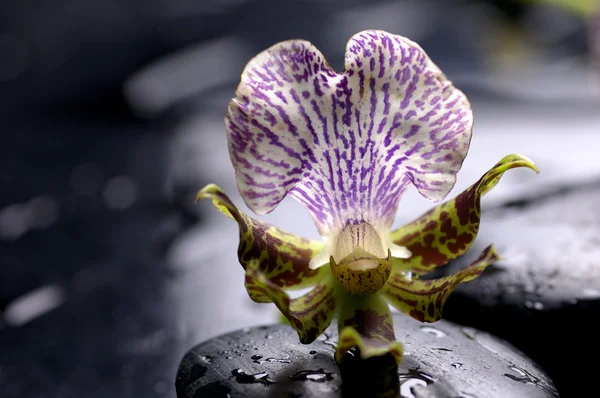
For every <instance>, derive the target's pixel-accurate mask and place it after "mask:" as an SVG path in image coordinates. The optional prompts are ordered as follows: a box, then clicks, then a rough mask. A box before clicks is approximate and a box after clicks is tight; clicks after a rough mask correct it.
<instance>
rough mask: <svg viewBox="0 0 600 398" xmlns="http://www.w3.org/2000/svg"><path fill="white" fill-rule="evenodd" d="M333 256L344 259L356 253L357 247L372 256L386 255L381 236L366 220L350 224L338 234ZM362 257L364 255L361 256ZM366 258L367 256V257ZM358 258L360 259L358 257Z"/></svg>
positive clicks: (380, 256) (340, 259)
mask: <svg viewBox="0 0 600 398" xmlns="http://www.w3.org/2000/svg"><path fill="white" fill-rule="evenodd" d="M335 240H336V242H335V247H334V250H333V253H332V255H333V257H334V258H337V260H338V261H343V259H345V258H346V257H348V256H349V255H355V254H356V249H357V248H360V250H361V251H362V252H364V253H366V254H368V255H369V256H368V257H372V258H383V257H385V249H384V247H383V244H382V242H381V237H380V235H379V234H378V233H377V231H376V230H375V228H373V226H372V225H370V224H367V223H365V222H362V223H358V224H348V225H346V226H345V227H344V228H342V230H341V231H340V232H339V233H338V234H337V237H336V239H335ZM361 258H362V257H361ZM365 258H366V257H365ZM357 260H358V259H357Z"/></svg>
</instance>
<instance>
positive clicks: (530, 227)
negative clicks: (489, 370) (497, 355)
mask: <svg viewBox="0 0 600 398" xmlns="http://www.w3.org/2000/svg"><path fill="white" fill-rule="evenodd" d="M599 199H600V183H590V184H587V185H584V186H578V187H558V188H555V189H552V190H549V191H548V192H545V193H540V194H539V195H538V196H537V197H531V198H524V199H520V200H516V201H514V202H511V203H507V204H505V205H503V206H500V207H497V208H495V209H490V210H489V211H486V212H484V216H483V217H482V225H481V231H480V234H479V237H478V239H477V241H476V244H475V245H474V247H473V249H472V250H471V251H470V252H469V254H468V255H467V256H466V258H464V259H460V260H458V261H456V262H455V263H452V264H451V265H450V266H449V267H448V268H447V269H446V270H444V271H445V272H447V273H451V272H456V271H457V270H458V269H459V268H461V267H462V266H464V265H465V264H466V263H467V262H468V261H469V260H471V259H472V258H474V257H475V256H477V254H478V253H479V252H480V251H481V250H482V249H483V248H484V247H485V246H487V245H488V244H490V243H494V245H495V246H496V247H497V249H498V251H499V253H500V255H501V256H502V257H503V260H502V261H500V262H499V263H497V264H496V265H494V266H492V267H489V268H488V269H487V270H486V271H485V272H484V273H483V274H482V275H481V276H480V277H479V278H477V279H476V280H474V281H471V282H469V283H466V284H463V285H461V286H460V287H459V288H458V289H457V290H456V291H455V292H454V293H453V294H452V295H451V296H450V298H449V300H448V302H447V304H446V307H445V309H444V316H445V318H446V319H449V320H452V321H454V322H458V323H460V324H463V325H470V326H473V327H476V328H479V329H482V330H486V331H488V332H490V333H492V334H494V335H496V336H499V337H501V338H503V339H505V340H507V341H509V342H511V343H512V344H513V345H515V346H516V347H518V348H519V349H520V350H522V351H523V352H524V353H525V354H526V355H528V356H529V357H530V358H532V359H533V360H534V361H535V362H536V363H538V364H539V365H540V366H541V367H542V368H543V369H544V370H545V371H546V372H547V373H548V375H549V376H550V377H551V379H552V380H553V381H554V383H555V385H556V387H557V389H558V391H559V393H560V396H561V397H581V396H589V394H590V390H594V389H595V388H593V387H592V386H591V385H590V380H594V379H595V378H596V377H597V369H598V367H597V366H589V365H586V363H588V362H589V360H592V361H595V360H596V359H597V358H598V357H600V345H598V332H597V329H595V327H593V326H592V324H591V323H590V320H593V319H595V318H597V316H598V314H599V313H600V223H599V222H598V221H599V220H600V206H599V205H598V201H599ZM522 376H523V377H527V376H526V375H522ZM509 377H510V376H509ZM592 395H597V392H595V393H594V394H592Z"/></svg>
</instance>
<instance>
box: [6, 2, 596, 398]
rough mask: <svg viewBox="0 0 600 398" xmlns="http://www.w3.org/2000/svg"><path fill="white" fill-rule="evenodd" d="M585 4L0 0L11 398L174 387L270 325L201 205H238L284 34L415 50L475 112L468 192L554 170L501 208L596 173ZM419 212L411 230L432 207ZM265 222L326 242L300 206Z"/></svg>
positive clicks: (517, 190) (524, 181)
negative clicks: (270, 56)
mask: <svg viewBox="0 0 600 398" xmlns="http://www.w3.org/2000/svg"><path fill="white" fill-rule="evenodd" d="M550 3H560V2H550ZM575 3H578V4H579V2H575ZM584 3H585V4H587V2H585V1H582V2H581V7H579V6H576V7H563V6H560V5H557V4H547V3H543V2H534V1H508V0H507V1H500V0H498V1H466V0H465V1H449V0H438V1H435V0H407V1H384V0H377V1H369V0H351V1H343V2H342V1H335V0H325V1H318V0H314V1H309V0H305V1H300V0H298V1H279V0H265V1H259V0H202V1H198V0H147V1H142V0H120V1H117V0H83V1H69V0H48V1H31V0H20V1H15V0H8V1H3V2H2V3H0V132H1V135H0V154H1V155H0V183H1V186H2V191H1V192H2V195H1V196H0V396H1V397H90V398H92V397H155V396H156V397H158V396H174V394H175V391H174V378H175V372H176V369H177V365H178V363H179V361H180V359H181V357H182V355H183V354H184V353H185V351H186V350H188V349H189V348H190V347H191V346H193V345H194V344H196V343H198V342H200V341H203V340H205V339H207V338H210V337H213V336H215V335H217V334H220V333H223V332H225V331H229V330H234V329H237V328H240V327H245V326H251V325H256V324H262V323H270V322H274V321H275V320H276V316H275V311H274V310H273V308H271V306H260V305H255V304H252V303H251V301H250V300H248V299H247V297H246V295H245V292H244V289H243V283H242V278H243V273H242V270H241V269H240V267H239V266H238V265H237V262H236V259H235V246H236V244H237V233H236V230H235V226H234V225H233V224H232V223H230V222H229V221H228V220H225V219H222V218H221V216H220V215H219V214H215V213H216V212H213V211H212V209H211V208H210V205H206V204H201V205H195V204H194V193H195V192H196V191H197V190H198V189H199V188H201V187H202V186H203V185H204V184H206V183H208V182H216V183H218V184H219V185H221V186H222V187H223V188H224V189H226V190H227V191H228V192H229V193H230V194H231V196H232V197H233V198H234V199H235V200H236V201H238V203H241V202H240V201H239V196H237V191H236V188H235V182H234V176H233V169H232V167H231V165H230V162H229V158H228V155H227V149H226V144H225V136H224V129H223V123H222V118H223V115H224V112H225V107H226V104H227V101H228V99H229V98H230V97H231V96H232V95H233V93H234V90H235V87H236V85H237V80H238V78H239V74H240V73H241V71H242V69H243V66H244V65H245V63H246V62H247V60H248V59H249V58H250V57H252V56H253V55H254V54H256V53H258V52H259V51H261V50H263V49H264V48H266V47H268V46H270V45H271V44H274V43H276V42H278V41H281V40H285V39H289V38H304V39H308V40H310V41H312V42H313V43H314V44H315V45H317V47H318V48H320V49H321V51H322V52H323V53H324V54H325V55H326V56H327V58H328V59H329V60H330V62H331V64H332V65H333V66H334V67H335V68H337V69H340V68H341V64H342V62H341V59H342V56H343V51H344V46H345V42H346V40H347V39H348V38H349V37H350V36H351V35H352V34H353V33H356V32H358V31H359V30H362V29H368V28H377V29H384V30H387V31H390V32H392V33H396V34H402V35H405V36H407V37H409V38H411V39H413V40H415V41H417V42H419V43H420V44H421V45H422V47H423V48H424V49H425V50H426V51H427V52H428V53H429V55H430V56H431V57H432V58H433V60H434V61H435V62H436V63H437V64H438V65H439V66H440V67H441V68H442V69H443V70H444V72H446V74H447V75H448V76H449V77H450V78H451V79H452V80H453V81H454V82H455V84H456V85H457V86H458V87H459V88H461V89H463V90H464V91H465V92H466V93H467V95H468V96H469V98H470V99H471V101H472V103H473V106H474V109H475V120H476V129H475V136H474V137H475V138H474V139H473V146H472V151H471V154H470V155H469V157H468V158H467V161H466V162H465V165H464V169H463V171H462V172H461V174H460V178H459V181H458V184H457V187H456V192H459V191H460V190H461V189H463V188H465V187H467V186H468V185H470V183H471V182H473V181H475V179H476V178H478V177H479V176H480V175H481V174H482V172H484V171H485V170H487V168H489V167H490V166H491V165H492V164H494V163H495V162H496V161H497V160H498V159H500V157H501V156H503V155H504V154H505V153H509V152H521V153H524V154H526V155H528V156H530V157H532V158H534V159H535V160H536V162H537V163H538V165H539V166H540V168H541V169H543V170H544V173H543V175H540V176H539V177H536V178H535V179H534V177H532V176H530V175H528V174H526V173H518V172H515V173H514V174H511V175H507V177H506V179H505V180H506V182H505V183H503V185H501V186H499V187H498V189H497V192H496V193H494V195H490V203H494V201H496V202H501V201H502V200H504V199H505V198H506V197H508V196H509V195H515V194H526V193H527V192H533V191H535V190H536V189H540V187H543V186H544V185H545V184H554V183H556V182H557V181H576V180H579V179H582V180H587V179H591V178H595V177H597V176H599V175H600V164H599V162H597V160H596V155H595V151H590V150H587V151H586V150H585V149H582V146H581V140H585V141H584V142H586V144H587V145H584V147H587V148H597V147H598V145H599V144H600V137H599V136H598V132H599V129H598V127H599V126H600V112H599V111H598V110H599V109H600V101H599V97H598V92H599V91H600V90H599V89H598V86H599V84H598V81H599V77H600V70H594V62H593V57H592V54H591V50H590V49H591V48H592V46H593V44H592V35H591V34H590V23H589V21H590V19H589V14H588V8H586V7H587V6H585V4H584ZM590 9H591V6H590ZM588 145H589V146H588ZM559 149H560V150H561V151H562V153H561V156H556V152H557V150H559ZM405 200H406V202H407V205H402V206H401V209H407V210H401V211H400V213H399V215H398V220H397V221H398V223H401V222H402V221H408V220H410V219H411V218H413V217H414V216H416V215H417V214H419V213H420V211H422V210H424V209H426V208H427V207H428V206H429V204H428V203H423V201H421V200H419V198H418V196H417V195H416V194H414V192H409V193H407V197H406V199H405ZM296 210H298V211H296ZM415 211H416V212H415ZM290 214H293V216H290ZM266 219H268V220H270V221H272V222H275V223H277V224H279V225H281V226H283V227H285V228H287V229H289V230H291V231H292V232H296V233H299V234H302V235H306V236H312V237H317V236H318V235H317V234H316V230H315V228H314V226H313V225H312V221H311V220H310V217H308V215H307V214H306V213H305V212H304V210H303V209H302V208H301V207H300V205H298V204H296V203H295V202H292V201H290V200H286V201H285V202H284V203H283V204H282V206H281V207H280V208H279V209H278V210H277V211H276V212H275V213H274V214H271V215H269V216H268V217H266Z"/></svg>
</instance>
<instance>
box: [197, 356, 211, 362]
mask: <svg viewBox="0 0 600 398" xmlns="http://www.w3.org/2000/svg"><path fill="white" fill-rule="evenodd" d="M200 359H201V360H202V361H204V362H206V363H211V362H212V360H213V356H212V355H205V356H204V355H201V356H200Z"/></svg>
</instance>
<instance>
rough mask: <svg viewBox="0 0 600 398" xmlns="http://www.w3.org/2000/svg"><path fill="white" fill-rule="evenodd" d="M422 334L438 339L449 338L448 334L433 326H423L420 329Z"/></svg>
mask: <svg viewBox="0 0 600 398" xmlns="http://www.w3.org/2000/svg"><path fill="white" fill-rule="evenodd" d="M420 329H421V332H424V333H427V334H432V335H434V336H436V337H444V336H447V335H448V334H447V333H446V332H444V331H442V330H440V329H436V328H434V327H431V326H421V327H420Z"/></svg>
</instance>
